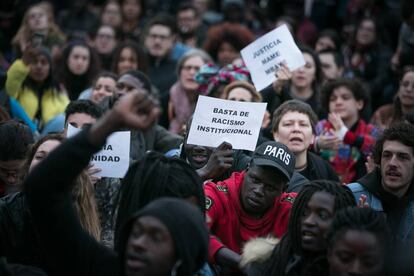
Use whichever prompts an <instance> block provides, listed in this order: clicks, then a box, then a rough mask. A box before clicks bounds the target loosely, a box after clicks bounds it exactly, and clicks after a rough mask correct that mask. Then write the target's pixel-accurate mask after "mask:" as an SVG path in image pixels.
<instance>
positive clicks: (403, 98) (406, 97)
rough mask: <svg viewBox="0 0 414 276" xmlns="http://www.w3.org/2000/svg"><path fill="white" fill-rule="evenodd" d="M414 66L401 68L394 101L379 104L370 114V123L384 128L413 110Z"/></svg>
mask: <svg viewBox="0 0 414 276" xmlns="http://www.w3.org/2000/svg"><path fill="white" fill-rule="evenodd" d="M413 92H414V67H413V66H408V67H405V68H404V69H403V72H402V74H401V79H400V83H399V88H398V92H397V94H396V95H395V97H394V103H392V104H387V105H384V106H381V107H380V108H378V109H377V111H375V113H374V115H372V118H371V123H372V124H373V125H375V126H377V127H378V128H380V129H385V128H386V127H389V126H391V125H393V124H395V123H397V122H400V121H403V120H404V116H405V115H407V114H409V113H411V112H413V111H414V93H413Z"/></svg>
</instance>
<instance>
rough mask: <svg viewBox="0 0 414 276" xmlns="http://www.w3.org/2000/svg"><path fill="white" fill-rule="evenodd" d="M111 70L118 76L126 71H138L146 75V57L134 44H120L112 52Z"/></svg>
mask: <svg viewBox="0 0 414 276" xmlns="http://www.w3.org/2000/svg"><path fill="white" fill-rule="evenodd" d="M111 70H112V72H114V73H115V74H117V75H118V76H120V75H122V74H123V73H125V72H126V71H128V70H139V71H141V72H142V73H145V74H146V73H147V70H148V61H147V57H146V55H145V53H144V51H143V50H142V48H141V47H140V46H139V45H138V44H136V43H135V42H132V41H127V42H122V43H120V44H118V46H117V47H116V49H115V50H114V52H113V55H112V69H111Z"/></svg>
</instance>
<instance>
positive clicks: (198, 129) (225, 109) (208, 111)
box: [187, 96, 267, 151]
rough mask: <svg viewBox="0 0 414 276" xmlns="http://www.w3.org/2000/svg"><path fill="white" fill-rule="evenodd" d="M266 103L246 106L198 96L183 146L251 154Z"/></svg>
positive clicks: (242, 103) (246, 103)
mask: <svg viewBox="0 0 414 276" xmlns="http://www.w3.org/2000/svg"><path fill="white" fill-rule="evenodd" d="M266 105H267V103H248V102H237V101H228V100H221V99H216V98H212V97H206V96H199V97H198V101H197V106H196V108H195V111H194V115H193V121H192V123H191V128H190V132H189V134H188V139H187V143H188V144H193V145H201V146H208V147H217V146H219V145H220V144H221V143H222V142H224V141H226V142H229V143H230V144H232V146H233V149H242V150H250V151H254V150H255V148H256V143H257V139H258V137H259V132H260V127H261V125H262V121H263V116H264V113H265V110H266Z"/></svg>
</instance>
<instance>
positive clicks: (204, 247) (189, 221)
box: [120, 198, 208, 276]
mask: <svg viewBox="0 0 414 276" xmlns="http://www.w3.org/2000/svg"><path fill="white" fill-rule="evenodd" d="M143 216H151V217H155V218H157V219H159V220H160V221H161V222H162V223H163V224H164V225H165V226H166V227H167V229H168V230H169V231H170V233H171V236H172V238H173V241H174V244H175V252H176V256H177V261H181V265H180V266H179V267H178V270H177V272H178V273H177V275H181V276H191V275H194V274H195V273H196V272H197V271H199V270H200V269H201V268H202V267H203V265H204V263H205V262H206V261H207V252H208V230H207V225H206V223H205V219H204V216H203V215H202V213H201V211H200V210H199V209H197V208H196V207H195V206H193V205H191V204H190V203H187V202H186V201H184V200H182V199H176V198H161V199H157V200H155V201H153V202H151V203H150V204H148V205H147V206H146V207H144V208H143V209H142V210H140V211H138V212H137V213H135V215H133V216H132V217H131V219H130V220H129V221H128V222H127V224H126V226H125V228H124V229H123V232H122V233H121V240H122V245H123V246H125V245H126V243H127V240H128V237H129V234H130V232H131V229H132V226H133V224H134V222H135V221H136V219H138V218H140V217H143ZM124 254H125V248H121V249H120V257H121V259H124Z"/></svg>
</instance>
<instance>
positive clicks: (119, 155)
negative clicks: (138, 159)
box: [67, 124, 131, 178]
mask: <svg viewBox="0 0 414 276" xmlns="http://www.w3.org/2000/svg"><path fill="white" fill-rule="evenodd" d="M79 131H81V130H80V129H78V128H75V127H73V126H71V125H70V124H69V125H68V132H67V136H68V137H71V136H73V135H75V134H77V133H78V132H79ZM130 139H131V132H130V131H118V132H114V133H113V134H112V135H111V136H109V137H108V139H107V140H106V144H105V145H104V146H103V148H102V150H101V151H100V152H98V153H96V154H95V155H93V156H92V158H91V163H92V164H93V165H95V166H96V167H97V168H100V169H101V170H102V171H101V172H99V173H97V174H96V176H100V177H115V178H123V177H124V176H125V174H126V172H127V170H128V167H129V146H130Z"/></svg>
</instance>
